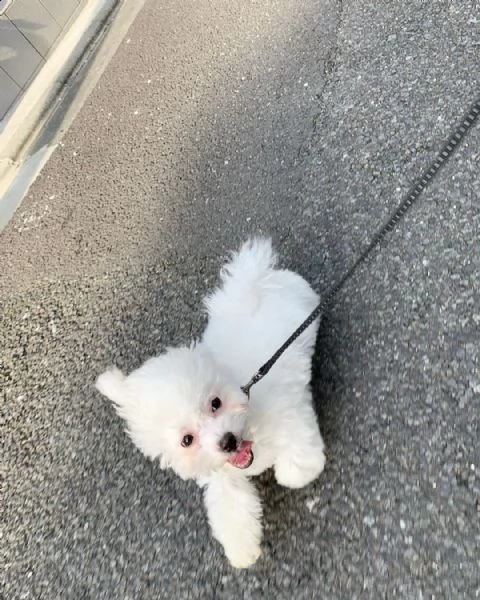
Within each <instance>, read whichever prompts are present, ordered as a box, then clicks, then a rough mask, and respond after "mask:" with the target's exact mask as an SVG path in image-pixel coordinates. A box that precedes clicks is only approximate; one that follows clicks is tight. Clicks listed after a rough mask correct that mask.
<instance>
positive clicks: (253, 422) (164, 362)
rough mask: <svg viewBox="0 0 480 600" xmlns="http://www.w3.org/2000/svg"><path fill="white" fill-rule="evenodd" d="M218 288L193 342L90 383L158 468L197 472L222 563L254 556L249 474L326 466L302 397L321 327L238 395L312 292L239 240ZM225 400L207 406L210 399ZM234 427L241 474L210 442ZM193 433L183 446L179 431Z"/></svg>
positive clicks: (295, 479) (290, 473) (292, 482)
mask: <svg viewBox="0 0 480 600" xmlns="http://www.w3.org/2000/svg"><path fill="white" fill-rule="evenodd" d="M220 275H221V286H220V287H219V288H218V289H217V290H216V291H215V292H214V293H213V294H211V295H210V296H208V297H207V298H206V299H205V305H206V308H207V311H208V316H209V321H208V325H207V328H206V330H205V332H204V334H203V338H202V340H201V341H200V342H199V343H198V344H196V345H192V346H191V347H190V348H186V347H184V348H178V349H169V350H167V352H165V353H164V354H163V355H161V356H158V357H156V358H151V359H150V360H148V361H147V362H146V363H144V364H143V365H142V366H141V367H140V368H139V369H137V370H136V371H133V373H131V374H130V375H129V376H128V377H126V376H125V375H123V374H122V373H121V372H120V371H119V370H118V369H117V368H115V367H113V368H111V369H110V370H108V371H106V372H105V373H103V374H102V375H100V377H99V378H98V380H97V384H96V385H97V388H98V389H99V390H100V392H102V394H104V395H105V396H107V397H108V398H109V399H110V400H111V401H112V402H113V403H114V405H115V407H116V409H117V412H118V414H119V415H120V416H121V417H122V418H123V419H124V420H125V421H126V423H127V427H128V432H129V435H130V436H131V438H132V440H133V441H134V443H135V444H136V445H137V446H138V448H139V449H140V450H141V451H142V452H143V453H144V454H146V455H147V456H149V457H150V458H158V459H159V460H160V464H161V466H162V468H165V467H168V466H169V467H172V468H173V469H174V471H176V472H177V473H178V474H179V475H180V476H181V477H183V478H194V479H196V480H197V482H198V483H199V485H201V486H204V487H205V488H206V489H205V504H206V508H207V513H208V519H209V522H210V525H211V527H212V531H213V535H214V536H215V538H216V539H217V540H219V541H220V543H221V544H222V545H223V547H224V549H225V553H226V555H227V557H228V559H229V560H230V562H231V564H232V565H233V566H235V567H239V568H245V567H248V566H249V565H251V564H253V563H254V562H255V561H256V560H257V558H258V557H259V556H260V542H261V537H262V527H261V513H262V509H261V504H260V500H259V497H258V495H257V491H256V489H255V487H254V485H253V484H252V482H251V481H250V477H251V476H253V475H258V474H259V473H261V472H263V471H264V470H265V469H268V468H270V467H273V468H274V471H275V476H276V479H277V481H278V482H279V483H280V484H281V485H284V486H287V487H291V488H299V487H303V486H305V485H307V484H308V483H310V482H311V481H313V480H314V479H315V478H316V477H318V475H319V474H320V473H321V472H322V470H323V468H324V464H325V456H324V444H323V441H322V437H321V435H320V431H319V429H318V424H317V420H316V416H315V413H314V410H313V408H312V401H311V392H310V385H309V384H310V376H311V357H312V353H313V348H314V344H315V337H316V331H317V327H318V323H315V324H314V325H311V326H310V327H309V328H308V329H307V330H306V331H305V332H304V333H303V334H302V335H301V336H300V337H299V338H298V339H297V340H296V341H295V342H294V343H293V344H292V346H290V348H289V349H288V350H287V351H286V352H285V354H284V355H283V356H282V357H281V358H280V359H279V361H278V362H277V363H276V365H275V366H274V367H273V368H272V370H271V371H270V373H269V374H268V375H266V377H265V378H264V379H263V380H261V381H260V382H259V383H258V384H257V385H255V386H254V387H253V388H252V389H251V394H250V395H251V398H250V402H248V401H247V398H246V397H245V395H244V394H243V393H242V391H241V390H240V386H241V385H243V384H245V383H247V381H248V380H249V379H250V377H251V376H252V375H253V373H254V372H256V371H257V370H258V368H259V367H260V366H261V365H262V364H263V363H264V362H265V361H266V360H267V359H268V358H270V356H271V355H272V354H273V352H274V351H275V350H276V349H277V348H278V347H279V346H280V345H281V344H282V343H283V342H284V341H285V339H286V338H287V337H288V336H289V335H290V334H291V333H292V332H293V331H294V329H295V328H296V327H297V326H298V325H299V324H300V323H301V322H302V321H303V320H304V319H305V317H306V316H307V315H308V314H309V313H310V312H311V311H312V310H313V308H314V307H315V306H316V304H317V302H318V297H317V295H316V294H315V292H313V290H312V289H311V287H310V286H309V284H308V283H307V282H306V281H305V280H304V279H303V278H302V277H300V276H299V275H297V274H295V273H292V272H291V271H284V270H278V269H275V256H274V255H273V252H272V247H271V243H270V241H269V240H264V239H256V240H251V241H248V242H246V243H245V244H244V245H243V246H242V248H241V249H240V251H239V252H238V253H235V254H234V255H233V257H232V259H231V261H230V262H229V263H228V264H227V265H225V266H224V267H223V269H222V271H221V274H220ZM213 398H220V400H221V402H222V406H221V408H220V409H218V410H217V411H215V412H212V407H211V401H212V399H213ZM227 432H231V433H233V435H234V436H235V437H236V439H238V440H250V441H252V442H253V454H254V460H253V463H252V464H251V465H250V466H249V467H248V468H246V469H239V468H237V467H235V466H233V465H232V464H230V463H229V462H227V459H228V458H229V456H231V455H230V454H229V453H227V452H225V451H222V449H221V448H220V446H219V442H220V440H221V438H222V436H223V435H224V434H225V433H227ZM187 434H190V435H193V436H194V442H193V443H192V445H191V446H189V447H183V446H182V443H181V442H182V439H183V437H184V436H185V435H187Z"/></svg>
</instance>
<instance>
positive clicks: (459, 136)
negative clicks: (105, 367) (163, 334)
mask: <svg viewBox="0 0 480 600" xmlns="http://www.w3.org/2000/svg"><path fill="white" fill-rule="evenodd" d="M479 114H480V98H478V99H477V101H476V102H474V104H473V105H472V107H471V108H470V110H469V111H468V113H467V114H466V116H465V117H464V119H463V121H462V122H461V124H460V125H459V126H458V127H457V128H456V130H455V131H454V132H453V133H452V135H451V136H450V138H449V139H448V141H447V142H446V144H445V145H444V146H443V148H442V149H441V150H440V152H439V153H438V155H437V157H436V158H435V160H434V161H433V163H432V164H431V166H430V167H429V168H428V169H427V170H426V171H425V172H424V174H423V175H422V176H421V177H420V178H419V179H418V181H417V182H416V183H414V184H413V186H412V187H411V189H410V191H409V192H408V194H407V195H406V196H405V198H404V200H403V201H402V202H401V203H400V205H399V207H398V208H397V209H396V210H395V212H394V213H393V214H392V216H391V217H390V218H389V219H388V221H387V222H386V223H385V225H383V227H381V228H380V229H379V230H378V231H377V233H376V234H375V235H374V236H373V239H372V241H371V242H370V243H369V244H368V246H367V247H366V248H365V250H364V251H363V252H362V253H361V254H360V256H359V257H358V258H357V260H356V261H355V262H354V263H353V264H352V266H351V267H350V268H349V269H348V271H347V272H346V273H345V274H344V275H343V277H342V278H341V279H340V280H339V281H338V282H337V283H336V284H335V285H334V286H333V287H332V288H331V289H330V291H329V292H328V293H327V295H326V296H325V297H324V299H323V300H322V301H321V302H320V304H319V305H318V306H317V307H316V308H315V309H314V310H313V311H312V312H311V313H310V315H309V316H308V317H307V318H306V319H305V321H304V322H303V323H302V324H301V325H300V326H299V327H298V328H297V329H296V330H295V331H294V332H293V333H292V335H291V336H290V337H289V338H288V339H287V340H286V342H285V343H284V344H283V345H282V346H280V348H279V349H278V350H277V351H276V352H275V354H274V355H273V356H272V357H271V358H270V359H269V360H267V362H266V363H265V364H264V365H262V366H261V367H260V369H258V371H257V372H256V373H255V375H254V376H253V377H252V378H251V379H250V381H249V382H248V383H247V384H246V385H244V386H243V387H242V388H241V389H242V391H243V392H245V394H247V396H249V395H250V388H251V387H252V386H254V385H255V384H256V383H258V382H259V381H260V380H261V379H263V378H264V377H265V375H266V374H267V373H268V372H269V371H270V369H271V368H272V367H273V365H274V364H275V363H276V362H277V360H278V359H279V358H280V356H281V355H282V354H283V353H284V352H285V350H286V349H287V348H288V347H289V346H290V345H291V344H292V343H293V342H294V341H295V340H296V339H297V338H298V337H299V336H300V335H301V334H302V333H303V332H304V331H305V329H307V327H309V326H310V325H311V324H312V323H313V322H314V321H315V320H316V319H317V318H318V317H319V316H320V315H321V314H322V313H324V312H326V310H327V309H329V308H331V307H332V306H333V305H334V301H335V298H336V296H337V294H338V292H339V291H340V290H341V289H342V288H343V287H344V285H345V284H346V283H347V282H348V280H349V279H350V278H351V277H352V276H353V274H354V273H355V271H356V270H357V269H358V268H359V267H360V266H361V265H363V263H365V262H366V260H367V258H368V257H369V256H370V255H371V253H372V252H373V251H374V250H375V249H376V248H377V247H378V246H380V244H381V243H382V242H383V240H384V239H385V237H386V236H387V234H388V233H390V232H391V231H393V230H394V229H395V227H396V226H397V225H398V223H399V221H400V220H401V219H402V218H403V217H404V216H405V214H406V212H407V211H408V209H409V208H410V207H411V206H412V205H413V204H414V203H415V202H416V200H417V199H418V197H419V196H420V194H421V193H422V192H423V191H424V190H425V188H426V187H427V186H428V184H429V183H430V181H431V180H432V179H433V178H434V177H435V175H437V173H438V172H439V171H440V169H441V167H442V166H443V165H444V164H445V163H446V162H447V161H448V159H449V158H450V157H451V156H452V154H453V153H454V151H455V149H456V148H457V147H458V145H459V144H460V142H461V141H462V140H463V138H464V137H465V135H466V134H467V133H468V131H469V130H470V129H471V128H472V126H473V124H474V123H475V121H476V120H477V118H478V115H479Z"/></svg>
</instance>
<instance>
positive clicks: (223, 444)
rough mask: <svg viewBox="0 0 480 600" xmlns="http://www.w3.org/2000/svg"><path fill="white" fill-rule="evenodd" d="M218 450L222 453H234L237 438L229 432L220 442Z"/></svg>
mask: <svg viewBox="0 0 480 600" xmlns="http://www.w3.org/2000/svg"><path fill="white" fill-rule="evenodd" d="M220 448H221V449H222V450H223V451H224V452H234V451H235V450H236V449H237V438H236V437H235V436H234V435H233V433H231V432H230V431H229V432H228V433H226V434H225V435H224V436H223V437H222V439H221V440H220Z"/></svg>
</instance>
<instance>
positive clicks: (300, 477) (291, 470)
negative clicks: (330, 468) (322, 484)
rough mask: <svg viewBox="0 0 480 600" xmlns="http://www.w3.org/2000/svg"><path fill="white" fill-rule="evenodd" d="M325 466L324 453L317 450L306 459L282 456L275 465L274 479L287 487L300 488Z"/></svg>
mask: <svg viewBox="0 0 480 600" xmlns="http://www.w3.org/2000/svg"><path fill="white" fill-rule="evenodd" d="M324 467H325V454H324V453H323V450H317V452H316V453H315V454H314V455H310V456H308V460H303V461H302V460H298V458H296V457H295V458H292V457H290V456H288V455H287V456H285V457H282V459H281V460H279V461H278V462H277V464H276V465H275V479H276V480H277V481H278V483H279V484H280V485H283V486H285V487H288V488H293V489H295V488H302V487H304V486H306V485H308V484H309V483H311V482H312V481H313V480H314V479H316V478H317V477H318V476H319V475H320V473H321V472H322V471H323V469H324Z"/></svg>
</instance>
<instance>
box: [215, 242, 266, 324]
mask: <svg viewBox="0 0 480 600" xmlns="http://www.w3.org/2000/svg"><path fill="white" fill-rule="evenodd" d="M276 260H277V257H276V255H275V253H274V251H273V249H272V242H271V240H270V239H266V238H254V239H251V240H248V241H247V242H245V243H244V244H243V245H242V247H241V248H240V250H239V251H238V252H234V253H233V255H232V260H231V261H230V262H229V263H227V264H226V265H225V266H224V267H223V268H222V269H221V271H220V278H221V280H222V286H221V287H220V289H218V290H217V291H215V292H214V293H213V294H211V295H210V296H207V298H206V299H205V305H206V307H207V310H208V312H209V313H210V314H222V313H224V312H225V309H227V310H228V312H231V311H232V304H234V305H235V306H236V308H237V309H238V310H239V311H240V312H251V311H253V310H255V308H256V307H257V306H258V303H259V300H260V298H261V295H262V291H263V290H264V289H265V288H266V287H268V283H269V282H268V280H269V276H270V275H271V273H272V272H273V269H274V268H275V264H276Z"/></svg>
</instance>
